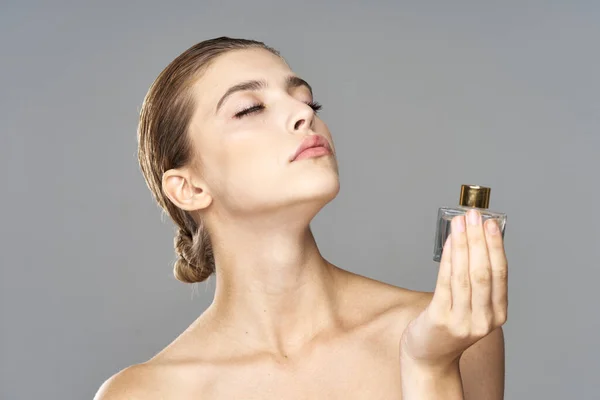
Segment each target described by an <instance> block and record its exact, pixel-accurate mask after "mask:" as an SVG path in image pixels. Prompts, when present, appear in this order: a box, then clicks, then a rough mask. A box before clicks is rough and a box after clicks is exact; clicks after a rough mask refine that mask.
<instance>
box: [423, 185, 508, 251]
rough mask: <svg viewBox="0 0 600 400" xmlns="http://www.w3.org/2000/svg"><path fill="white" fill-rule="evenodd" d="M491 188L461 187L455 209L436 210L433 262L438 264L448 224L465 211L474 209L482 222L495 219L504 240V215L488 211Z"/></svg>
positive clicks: (448, 233)
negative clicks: (479, 214) (478, 213)
mask: <svg viewBox="0 0 600 400" xmlns="http://www.w3.org/2000/svg"><path fill="white" fill-rule="evenodd" d="M491 190H492V189H491V188H489V187H484V186H478V185H461V188H460V198H459V205H458V206H455V207H441V208H440V209H439V210H438V216H437V226H436V232H435V240H434V246H433V261H436V262H440V260H441V258H442V250H443V248H444V243H446V239H447V238H448V236H449V235H450V223H451V221H452V218H454V217H455V216H457V215H465V214H466V213H467V211H469V210H470V209H472V208H476V209H477V210H479V212H480V213H481V219H482V221H483V222H485V221H486V220H488V219H490V218H495V219H496V220H497V222H498V226H499V227H500V232H501V233H502V238H504V228H505V227H506V214H504V213H500V212H496V211H490V210H488V206H489V204H490V192H491Z"/></svg>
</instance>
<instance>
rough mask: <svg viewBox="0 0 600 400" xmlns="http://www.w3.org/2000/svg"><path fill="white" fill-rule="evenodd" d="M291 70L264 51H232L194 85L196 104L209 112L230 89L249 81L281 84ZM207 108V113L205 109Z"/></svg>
mask: <svg viewBox="0 0 600 400" xmlns="http://www.w3.org/2000/svg"><path fill="white" fill-rule="evenodd" d="M290 73H291V69H290V68H289V66H288V65H287V64H286V63H285V61H284V60H283V59H282V58H280V57H279V56H277V55H275V54H273V53H271V52H270V51H267V50H264V49H244V50H233V51H230V52H228V53H225V54H223V55H221V56H219V57H218V58H217V59H215V60H214V61H213V62H212V63H211V64H210V66H209V67H208V68H207V69H206V71H205V72H204V73H203V74H202V76H201V77H200V79H199V80H198V81H197V82H196V83H195V84H194V87H193V94H194V97H195V99H196V104H197V105H198V106H199V108H201V109H203V110H204V111H205V112H206V111H208V113H210V112H211V111H212V109H211V108H214V107H215V105H216V104H217V102H218V101H219V98H220V97H221V96H222V95H223V94H224V93H225V92H226V91H227V89H229V88H230V87H231V86H233V85H235V84H238V83H240V82H242V81H247V80H251V79H256V80H260V79H264V80H266V81H273V82H276V81H282V83H283V79H284V78H285V77H286V76H288V75H290ZM207 109H208V110H207Z"/></svg>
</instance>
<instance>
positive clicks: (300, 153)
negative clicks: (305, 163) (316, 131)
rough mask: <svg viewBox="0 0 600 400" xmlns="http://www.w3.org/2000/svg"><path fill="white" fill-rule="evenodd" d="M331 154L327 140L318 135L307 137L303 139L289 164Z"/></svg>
mask: <svg viewBox="0 0 600 400" xmlns="http://www.w3.org/2000/svg"><path fill="white" fill-rule="evenodd" d="M331 154H333V151H332V149H331V145H330V144H329V141H328V140H327V139H325V138H324V137H323V136H320V135H309V136H307V137H305V138H304V140H303V141H302V143H300V146H298V148H297V149H296V152H295V153H294V154H293V155H292V156H291V157H290V162H292V161H297V160H301V159H304V158H312V157H318V156H322V155H331Z"/></svg>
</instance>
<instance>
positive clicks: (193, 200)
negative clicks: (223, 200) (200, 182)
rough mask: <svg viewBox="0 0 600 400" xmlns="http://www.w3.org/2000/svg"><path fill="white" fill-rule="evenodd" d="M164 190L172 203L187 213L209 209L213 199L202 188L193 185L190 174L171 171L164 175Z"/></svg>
mask: <svg viewBox="0 0 600 400" xmlns="http://www.w3.org/2000/svg"><path fill="white" fill-rule="evenodd" d="M162 188H163V192H164V193H165V195H166V196H167V197H168V198H169V200H171V202H172V203H173V204H174V205H175V206H177V207H178V208H181V209H182V210H185V211H195V210H200V209H204V208H206V207H208V205H209V204H210V203H211V201H212V198H211V197H210V195H209V194H208V192H207V191H206V189H205V188H204V187H202V186H197V185H193V184H192V181H191V179H190V176H189V174H187V173H186V172H184V171H181V170H176V169H170V170H168V171H166V172H165V173H164V174H163V177H162Z"/></svg>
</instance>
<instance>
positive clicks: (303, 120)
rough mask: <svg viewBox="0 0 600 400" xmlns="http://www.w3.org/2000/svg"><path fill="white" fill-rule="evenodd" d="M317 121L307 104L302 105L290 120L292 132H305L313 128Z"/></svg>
mask: <svg viewBox="0 0 600 400" xmlns="http://www.w3.org/2000/svg"><path fill="white" fill-rule="evenodd" d="M314 121H315V112H314V110H313V109H312V108H311V107H310V106H309V105H308V104H305V103H302V104H301V105H300V106H299V107H298V109H297V110H296V112H295V113H294V114H293V115H292V118H291V120H290V127H289V128H290V132H294V133H295V132H303V131H308V130H311V129H312V128H313V125H314Z"/></svg>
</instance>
